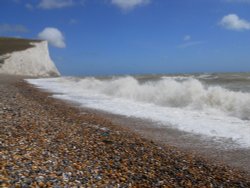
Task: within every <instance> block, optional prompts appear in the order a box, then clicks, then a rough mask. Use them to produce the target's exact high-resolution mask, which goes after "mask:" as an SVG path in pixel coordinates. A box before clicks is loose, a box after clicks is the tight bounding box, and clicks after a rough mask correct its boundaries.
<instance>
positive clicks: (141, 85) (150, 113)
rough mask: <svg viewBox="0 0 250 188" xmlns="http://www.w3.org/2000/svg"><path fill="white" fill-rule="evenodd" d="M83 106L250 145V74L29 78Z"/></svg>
mask: <svg viewBox="0 0 250 188" xmlns="http://www.w3.org/2000/svg"><path fill="white" fill-rule="evenodd" d="M27 82H28V83H30V84H32V85H34V86H35V87H38V88H40V89H43V90H46V91H49V92H51V93H52V96H53V97H55V98H58V99H62V100H66V101H71V102H73V103H77V104H78V105H80V106H81V107H83V108H90V109H93V110H100V111H104V112H107V113H110V114H116V115H121V116H125V117H127V118H139V119H142V120H145V121H146V120H147V121H150V122H152V123H151V125H150V126H161V127H166V128H171V129H174V130H177V131H182V132H186V133H188V134H191V135H192V134H193V135H199V136H200V137H202V138H206V139H211V140H213V141H216V140H219V141H220V143H221V142H222V143H223V140H224V141H225V143H228V141H230V143H233V144H232V145H233V146H234V147H237V148H244V149H250V73H202V74H156V75H154V74H151V75H124V76H104V77H72V76H67V77H58V78H41V79H27Z"/></svg>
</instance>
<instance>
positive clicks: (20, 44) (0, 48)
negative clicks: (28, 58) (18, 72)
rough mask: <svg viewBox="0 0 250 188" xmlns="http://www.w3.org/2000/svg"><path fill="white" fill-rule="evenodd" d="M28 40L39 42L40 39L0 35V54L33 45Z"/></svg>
mask: <svg viewBox="0 0 250 188" xmlns="http://www.w3.org/2000/svg"><path fill="white" fill-rule="evenodd" d="M30 42H40V40H30V39H18V38H3V37H0V56H1V55H4V54H6V53H11V52H14V51H22V50H26V49H28V48H30V47H32V46H33V45H31V44H30Z"/></svg>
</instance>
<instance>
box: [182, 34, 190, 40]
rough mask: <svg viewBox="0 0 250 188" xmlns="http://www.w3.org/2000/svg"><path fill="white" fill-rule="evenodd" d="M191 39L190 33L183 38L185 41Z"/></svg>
mask: <svg viewBox="0 0 250 188" xmlns="http://www.w3.org/2000/svg"><path fill="white" fill-rule="evenodd" d="M190 39H191V36H190V35H186V36H184V38H183V40H184V41H189V40H190Z"/></svg>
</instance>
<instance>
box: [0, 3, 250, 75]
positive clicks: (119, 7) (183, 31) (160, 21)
mask: <svg viewBox="0 0 250 188" xmlns="http://www.w3.org/2000/svg"><path fill="white" fill-rule="evenodd" d="M0 35H1V36H12V37H25V38H42V39H46V40H48V41H49V43H50V54H51V57H52V59H53V60H54V62H55V63H56V65H57V67H58V69H59V70H60V72H61V73H62V74H63V75H110V74H145V73H150V74H152V73H190V72H232V71H233V72H238V71H250V0H1V2H0Z"/></svg>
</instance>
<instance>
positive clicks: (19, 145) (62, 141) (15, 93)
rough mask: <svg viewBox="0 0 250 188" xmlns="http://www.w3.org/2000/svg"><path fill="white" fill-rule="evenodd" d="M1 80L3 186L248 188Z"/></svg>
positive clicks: (87, 113) (227, 171)
mask: <svg viewBox="0 0 250 188" xmlns="http://www.w3.org/2000/svg"><path fill="white" fill-rule="evenodd" d="M0 78H1V79H0V87H1V89H0V93H1V95H0V97H1V100H0V101H1V102H0V105H1V106H0V111H1V113H0V117H1V118H0V120H1V125H2V126H1V131H0V134H1V137H0V138H1V145H2V146H1V155H0V163H1V166H3V168H2V169H1V173H0V174H1V178H0V180H1V182H0V185H1V186H2V187H8V186H10V185H20V186H23V184H25V185H27V186H40V187H43V186H48V187H49V186H52V185H53V186H55V185H58V186H64V185H69V186H77V185H85V186H92V187H93V186H96V187H105V186H106V187H107V186H111V187H112V186H116V187H119V186H120V187H142V186H143V187H163V186H164V185H165V186H166V187H167V186H168V187H178V186H179V187H181V186H182V187H183V186H185V187H202V186H204V187H211V186H212V185H213V186H214V187H219V186H223V187H240V186H241V187H250V179H249V176H247V175H246V174H245V173H244V172H239V171H237V170H235V169H232V168H229V167H227V166H224V165H219V164H213V163H212V162H209V161H207V160H205V159H204V158H200V157H197V156H195V155H192V154H190V153H188V152H184V151H180V150H178V149H177V148H175V147H172V146H169V145H165V147H164V148H163V147H159V145H158V144H156V143H154V142H152V141H150V140H147V139H145V138H142V137H141V136H139V135H138V134H136V133H133V132H132V131H131V130H130V129H129V128H128V127H124V128H122V127H121V126H119V125H117V124H116V123H114V122H111V120H110V119H109V118H105V117H103V116H102V115H98V114H96V113H93V112H92V111H91V110H87V109H79V108H77V107H74V106H70V105H69V104H67V103H66V102H63V101H61V100H57V99H54V98H51V97H50V94H49V93H46V92H43V91H40V90H38V89H36V88H34V87H31V86H30V85H28V84H27V83H25V82H24V81H22V79H21V78H20V77H11V76H1V75H0ZM118 185H119V186H118Z"/></svg>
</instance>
